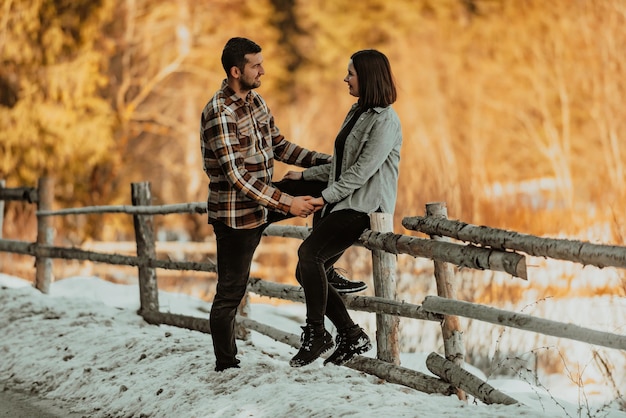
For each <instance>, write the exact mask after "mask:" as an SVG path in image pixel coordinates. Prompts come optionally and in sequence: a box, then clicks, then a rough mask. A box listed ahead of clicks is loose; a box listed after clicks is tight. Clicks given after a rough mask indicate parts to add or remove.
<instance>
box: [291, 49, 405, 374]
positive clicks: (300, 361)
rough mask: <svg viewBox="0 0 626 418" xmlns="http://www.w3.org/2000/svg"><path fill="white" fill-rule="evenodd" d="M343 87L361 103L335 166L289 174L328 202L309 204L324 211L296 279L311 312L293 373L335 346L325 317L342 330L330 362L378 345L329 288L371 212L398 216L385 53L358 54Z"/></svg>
mask: <svg viewBox="0 0 626 418" xmlns="http://www.w3.org/2000/svg"><path fill="white" fill-rule="evenodd" d="M344 81H345V82H346V83H347V84H348V89H349V92H350V94H351V95H352V96H354V97H357V98H358V101H357V103H355V104H354V105H353V106H352V107H351V109H350V111H349V112H348V115H347V116H346V119H345V121H344V123H343V125H342V127H341V130H340V132H339V134H338V135H337V138H336V140H335V149H334V156H333V160H332V163H331V164H326V165H322V166H317V167H311V168H308V169H306V170H305V171H303V172H301V173H298V172H293V171H291V172H289V173H287V175H286V176H285V177H286V178H291V179H294V180H298V179H304V180H316V181H319V180H322V181H326V182H327V187H326V188H325V189H324V190H323V191H322V196H321V197H318V198H315V199H313V200H311V201H310V202H311V203H313V205H315V207H316V208H318V209H321V210H322V213H321V218H320V219H319V220H318V221H317V222H315V224H314V227H313V230H312V231H311V235H310V236H309V237H308V238H307V239H306V240H304V242H303V243H302V245H301V246H300V249H299V250H298V257H299V259H298V266H297V271H296V278H297V279H298V282H299V283H300V284H301V285H302V287H303V288H304V293H305V300H306V307H307V313H306V326H304V327H302V329H303V333H302V338H301V341H302V346H301V347H300V350H299V351H298V353H297V354H296V355H295V356H294V357H293V358H292V359H291V361H290V362H289V364H290V365H291V366H293V367H300V366H305V365H307V364H310V363H311V362H313V361H314V360H315V359H317V358H318V357H319V356H320V355H321V354H323V353H324V352H326V351H328V350H330V349H331V348H332V347H333V345H334V344H333V339H332V336H331V335H330V333H329V332H328V331H326V329H325V328H324V315H326V316H327V317H328V318H329V319H330V321H331V322H332V323H333V324H334V325H335V327H336V328H337V338H336V343H337V347H336V349H335V351H334V352H333V353H332V354H331V355H330V356H329V357H328V359H327V360H325V361H324V364H328V363H333V364H337V365H340V364H343V363H345V362H347V361H348V360H350V359H351V358H352V357H354V356H355V355H357V354H362V353H364V352H366V351H368V350H370V349H371V347H372V344H371V342H370V339H369V337H368V336H367V334H366V333H365V331H364V330H363V329H362V328H361V327H360V326H358V325H356V324H355V323H354V322H353V321H352V319H351V318H350V315H349V314H348V310H347V309H346V306H345V304H344V301H343V299H342V298H341V297H340V296H339V294H338V293H337V291H336V290H335V289H334V288H333V287H332V286H328V281H327V279H326V273H325V272H326V271H328V270H329V269H331V268H332V266H333V264H334V263H335V262H336V261H337V260H338V259H339V257H341V255H342V254H343V253H344V251H345V250H346V249H347V248H349V247H350V246H351V245H352V244H354V243H355V242H356V241H357V240H358V238H359V237H360V236H361V234H362V233H363V231H365V230H366V229H368V228H369V227H370V219H369V214H370V213H372V212H385V213H393V211H394V208H395V204H396V195H397V188H398V164H399V161H400V145H401V144H402V132H401V126H400V119H399V118H398V115H397V114H396V112H395V111H394V110H393V109H392V107H391V104H392V103H394V102H395V101H396V96H397V93H396V87H395V83H394V80H393V75H392V72H391V66H390V65H389V60H388V59H387V57H386V56H385V55H384V54H382V53H381V52H379V51H376V50H371V49H370V50H363V51H359V52H356V53H355V54H354V55H352V57H350V62H349V63H348V74H347V75H346V77H345V78H344Z"/></svg>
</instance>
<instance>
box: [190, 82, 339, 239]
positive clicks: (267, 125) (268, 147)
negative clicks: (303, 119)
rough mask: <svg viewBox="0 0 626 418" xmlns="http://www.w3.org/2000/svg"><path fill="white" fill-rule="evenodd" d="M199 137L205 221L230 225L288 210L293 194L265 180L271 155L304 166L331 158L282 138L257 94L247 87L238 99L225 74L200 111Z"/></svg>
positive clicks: (256, 222)
mask: <svg viewBox="0 0 626 418" xmlns="http://www.w3.org/2000/svg"><path fill="white" fill-rule="evenodd" d="M200 143H201V148H202V158H203V160H204V171H205V172H206V173H207V175H208V176H209V197H208V211H209V222H212V221H215V220H218V221H221V222H223V223H225V224H226V225H228V226H229V227H231V228H242V229H247V228H255V227H257V226H260V225H262V224H263V223H265V222H267V214H268V210H274V211H278V212H281V213H284V214H287V213H289V208H290V207H291V203H292V201H293V197H292V196H290V195H288V194H286V193H282V192H281V191H280V190H278V189H277V188H275V187H273V186H272V183H271V182H272V175H273V172H274V159H276V160H278V161H282V162H284V163H287V164H292V165H296V166H299V167H305V168H306V167H312V166H315V165H321V164H328V163H330V160H331V158H332V157H331V156H330V155H328V154H322V153H318V152H313V151H309V150H307V149H304V148H302V147H300V146H298V145H295V144H293V143H291V142H289V141H287V140H285V138H284V136H282V135H281V134H280V131H279V130H278V128H277V127H276V126H275V125H274V117H273V116H272V114H271V113H270V110H269V108H268V107H267V105H266V104H265V101H264V100H263V98H262V97H261V96H260V95H259V94H258V93H256V92H255V91H250V92H249V93H248V95H247V96H246V98H245V99H242V98H240V97H238V96H237V95H236V94H235V92H234V91H233V90H232V89H231V88H230V87H229V86H228V84H227V83H226V80H224V81H223V82H222V87H221V89H220V90H219V91H218V92H217V93H215V95H214V96H213V98H212V99H211V100H210V101H209V102H208V103H207V105H206V106H205V107H204V110H203V111H202V117H201V122H200Z"/></svg>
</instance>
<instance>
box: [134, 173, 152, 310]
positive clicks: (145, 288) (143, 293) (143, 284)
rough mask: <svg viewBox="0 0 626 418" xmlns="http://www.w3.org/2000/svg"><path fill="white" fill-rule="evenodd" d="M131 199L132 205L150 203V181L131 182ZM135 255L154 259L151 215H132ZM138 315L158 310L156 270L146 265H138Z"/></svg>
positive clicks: (146, 204)
mask: <svg viewBox="0 0 626 418" xmlns="http://www.w3.org/2000/svg"><path fill="white" fill-rule="evenodd" d="M131 200H132V203H133V205H134V206H149V205H151V204H152V193H151V191H150V183H149V182H144V183H131ZM133 224H134V225H135V239H136V241H137V257H139V258H140V259H143V260H149V259H156V246H155V243H154V223H153V217H152V215H133ZM138 273H139V301H140V303H141V305H140V307H139V312H138V313H139V315H141V314H142V313H143V312H146V311H148V312H149V311H154V312H158V311H159V289H158V285H157V279H156V270H155V269H154V268H152V267H148V266H139V267H138Z"/></svg>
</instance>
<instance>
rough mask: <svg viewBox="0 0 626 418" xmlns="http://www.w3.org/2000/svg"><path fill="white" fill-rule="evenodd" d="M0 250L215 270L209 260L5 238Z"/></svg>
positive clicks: (0, 241) (59, 257) (99, 261)
mask: <svg viewBox="0 0 626 418" xmlns="http://www.w3.org/2000/svg"><path fill="white" fill-rule="evenodd" d="M0 251H6V252H12V253H16V254H24V255H32V256H34V257H47V258H58V259H65V260H84V261H93V262H96V263H106V264H114V265H120V266H133V267H152V268H160V269H164V270H193V271H203V272H212V273H215V271H216V268H215V264H213V263H209V262H205V263H197V262H191V261H171V260H154V259H150V258H146V257H136V256H129V255H122V254H104V253H98V252H94V251H85V250H81V249H79V248H65V247H55V246H51V245H37V244H35V243H30V242H25V241H14V240H6V239H2V240H0Z"/></svg>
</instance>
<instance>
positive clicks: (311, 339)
mask: <svg viewBox="0 0 626 418" xmlns="http://www.w3.org/2000/svg"><path fill="white" fill-rule="evenodd" d="M302 331H303V332H302V336H301V337H300V341H301V342H302V345H301V346H300V350H299V351H298V353H297V354H296V355H295V356H294V357H293V358H292V359H291V360H290V361H289V365H290V366H291V367H302V366H306V365H307V364H311V363H313V362H314V361H315V360H316V359H317V358H318V357H319V356H321V355H322V354H324V353H325V352H327V351H328V350H330V349H331V348H332V347H333V345H334V343H333V337H332V335H330V334H329V333H328V331H326V329H324V326H323V325H319V326H314V325H311V324H307V325H306V326H304V327H302Z"/></svg>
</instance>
